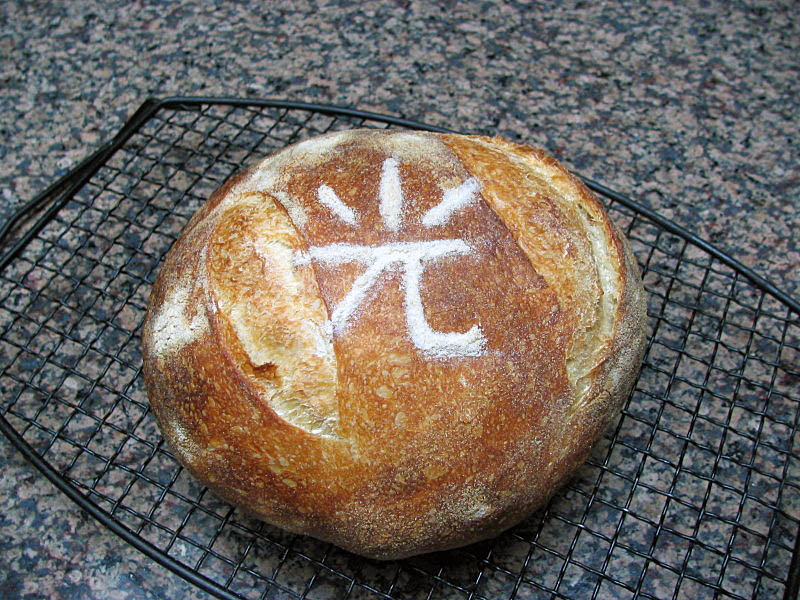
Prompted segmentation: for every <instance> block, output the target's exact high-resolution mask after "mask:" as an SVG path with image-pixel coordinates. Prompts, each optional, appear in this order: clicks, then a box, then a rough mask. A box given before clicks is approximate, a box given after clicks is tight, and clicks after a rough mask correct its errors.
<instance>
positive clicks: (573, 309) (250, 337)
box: [143, 130, 646, 558]
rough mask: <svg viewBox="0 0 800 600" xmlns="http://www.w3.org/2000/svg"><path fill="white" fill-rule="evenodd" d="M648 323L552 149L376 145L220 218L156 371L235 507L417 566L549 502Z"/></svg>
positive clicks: (361, 142)
mask: <svg viewBox="0 0 800 600" xmlns="http://www.w3.org/2000/svg"><path fill="white" fill-rule="evenodd" d="M645 318H646V317H645V308H644V292H643V289H642V285H641V279H640V276H639V272H638V268H637V266H636V263H635V260H634V259H633V257H632V255H631V253H630V250H629V248H628V246H627V243H626V241H625V240H624V238H623V236H622V235H621V234H620V233H619V232H618V231H617V230H616V229H615V227H614V226H613V224H612V223H611V221H610V220H609V218H608V215H607V214H606V212H605V210H604V209H603V207H602V205H601V204H600V202H599V201H598V200H597V199H596V198H595V197H594V195H593V194H592V193H591V192H590V191H589V190H588V189H587V188H586V187H585V186H584V185H583V184H582V183H581V182H580V181H579V180H577V179H576V178H575V177H573V176H572V175H570V174H569V173H568V172H567V171H566V170H564V169H563V167H561V166H560V165H559V164H558V163H557V162H556V161H555V160H554V159H552V158H550V157H548V156H547V155H545V154H544V153H543V152H542V151H540V150H537V149H534V148H529V147H525V146H520V145H516V144H512V143H510V142H507V141H504V140H501V139H498V138H494V139H490V138H484V137H476V136H458V135H441V134H433V133H420V132H407V131H372V130H356V131H347V132H341V133H333V134H328V135H325V136H321V137H318V138H314V139H311V140H307V141H305V142H302V143H299V144H296V145H293V146H290V147H288V148H286V149H284V150H282V151H280V152H278V153H277V154H275V155H273V156H271V157H269V158H267V159H265V160H264V161H262V162H261V163H259V164H257V165H255V166H253V167H251V168H249V169H247V170H246V171H244V172H242V173H240V174H239V175H237V176H235V177H233V178H232V179H231V180H229V181H228V182H227V183H226V184H225V185H224V186H222V188H220V189H219V190H218V191H217V192H216V193H215V194H214V195H213V196H212V197H211V198H210V199H209V201H208V202H207V203H206V204H205V205H204V206H203V207H202V208H201V209H200V210H199V211H198V212H197V214H196V215H195V216H194V217H193V218H192V220H191V221H190V223H189V224H188V225H187V227H186V228H185V230H184V232H183V233H182V235H181V236H180V238H179V240H178V241H177V242H176V243H175V245H174V247H173V248H172V250H171V251H170V253H169V255H168V256H167V258H166V260H165V262H164V265H163V266H162V269H161V272H160V274H159V276H158V279H157V281H156V284H155V285H154V287H153V290H152V295H151V299H150V307H149V311H148V317H147V320H146V322H145V326H144V331H143V350H144V362H145V364H144V373H145V379H146V382H147V387H148V392H149V396H150V401H151V404H152V407H153V410H154V412H155V414H156V417H157V419H158V422H159V425H160V427H161V430H162V432H163V434H164V436H165V438H166V440H167V441H168V442H169V444H170V445H171V447H172V448H173V449H174V450H175V452H176V454H177V456H178V458H179V459H180V460H181V461H182V462H183V463H184V464H185V465H186V466H187V468H188V469H189V470H190V471H191V472H192V473H193V474H194V475H195V476H196V477H198V478H199V479H200V480H201V481H202V482H203V483H205V484H207V485H208V486H209V487H211V488H212V490H213V491H215V492H216V493H217V494H218V495H219V496H221V497H223V498H225V499H226V500H229V501H231V502H233V503H235V504H237V505H240V506H242V507H244V508H246V509H248V510H249V511H251V512H253V513H255V514H256V515H257V516H259V517H261V518H263V519H265V520H267V521H269V522H271V523H274V524H276V525H279V526H281V527H284V528H287V529H289V530H292V531H298V532H302V533H307V534H310V535H313V536H316V537H319V538H322V539H326V540H330V541H333V542H335V543H337V544H338V545H341V546H343V547H345V548H348V549H350V550H353V551H355V552H357V553H360V554H365V555H368V556H373V557H378V558H393V557H400V556H407V555H410V554H416V553H420V552H426V551H432V550H439V549H444V548H448V547H453V546H457V545H462V544H465V543H469V542H471V541H475V540H477V539H481V538H484V537H487V536H491V535H494V534H496V533H498V532H499V531H502V530H503V529H504V528H506V527H508V526H510V525H512V524H514V523H515V522H517V521H519V520H520V519H521V518H523V517H524V516H526V515H527V514H529V513H530V512H531V511H532V510H534V509H535V508H536V507H538V506H539V505H541V504H542V503H543V502H544V501H545V500H546V499H547V498H548V497H549V496H550V495H551V494H552V493H553V492H554V491H555V489H557V487H558V486H559V485H560V484H561V483H562V482H563V481H564V480H565V479H566V478H567V477H568V476H569V475H570V474H571V473H572V472H573V471H574V469H575V468H576V467H577V466H578V465H579V464H580V463H581V462H582V461H583V460H584V459H585V457H586V455H587V453H588V451H589V449H590V448H591V446H592V444H593V443H594V442H595V441H596V440H597V438H598V437H599V436H600V435H601V433H602V431H603V429H604V428H605V427H606V426H607V424H608V422H609V420H610V419H611V418H612V417H613V415H614V413H615V411H616V410H617V408H618V407H619V405H620V404H621V403H622V402H623V401H624V399H625V397H626V396H627V394H628V393H629V392H630V389H631V386H632V385H633V382H634V380H635V377H636V373H637V370H638V366H639V363H640V361H641V357H642V352H643V348H644V330H645Z"/></svg>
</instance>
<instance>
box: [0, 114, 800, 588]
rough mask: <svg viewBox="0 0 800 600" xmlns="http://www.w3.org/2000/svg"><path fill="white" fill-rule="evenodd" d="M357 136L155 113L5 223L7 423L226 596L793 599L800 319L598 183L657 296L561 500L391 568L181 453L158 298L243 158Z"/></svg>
mask: <svg viewBox="0 0 800 600" xmlns="http://www.w3.org/2000/svg"><path fill="white" fill-rule="evenodd" d="M354 127H376V128H386V127H408V128H424V129H429V130H436V131H441V130H439V129H436V128H432V127H426V126H424V125H421V124H418V123H412V122H408V121H404V120H402V119H396V118H392V117H386V116H382V115H375V114H371V113H364V112H361V111H356V110H349V109H343V108H335V107H327V106H316V105H309V104H299V103H290V102H282V101H252V100H239V99H212V98H169V99H164V100H149V101H147V102H146V103H145V104H144V105H142V107H141V108H140V109H139V110H138V111H137V112H136V113H135V114H134V115H133V117H131V119H130V120H129V121H128V123H127V124H126V125H125V126H124V128H123V129H122V130H121V131H120V132H119V134H118V135H117V136H116V137H115V138H114V139H113V140H111V141H110V142H108V143H107V144H105V145H104V146H103V147H101V148H100V149H99V150H98V151H97V152H96V153H95V154H93V155H92V156H90V157H89V158H87V159H86V160H85V161H83V162H82V163H81V164H80V165H78V166H77V167H76V168H75V169H74V170H73V171H72V172H70V173H69V174H68V175H67V176H65V177H64V178H62V179H61V180H59V181H58V182H56V183H55V184H53V185H52V186H51V187H50V188H48V189H47V190H45V191H44V192H43V193H42V194H40V195H39V196H37V197H36V198H35V199H33V200H32V201H31V202H30V203H29V204H28V205H26V206H25V207H24V208H23V209H22V210H20V211H19V212H18V213H17V214H16V215H15V216H14V217H13V218H12V219H11V220H10V221H9V222H8V223H6V225H5V227H4V228H3V229H2V230H0V252H2V258H0V390H1V391H2V400H0V402H2V404H0V415H2V418H0V428H2V430H3V432H4V433H5V435H6V436H7V437H8V438H9V440H10V441H11V443H12V444H13V445H14V446H15V447H16V448H17V449H19V451H20V452H22V453H23V454H24V455H25V456H26V457H27V458H28V459H30V460H31V461H32V462H33V464H34V465H35V466H36V467H37V468H38V469H39V470H40V471H42V472H43V473H44V474H45V475H46V476H47V477H48V479H50V480H51V481H52V482H53V483H55V484H56V485H57V486H58V487H59V489H61V490H62V491H63V492H64V493H65V494H66V495H67V496H68V497H69V498H71V499H72V500H73V501H75V502H76V503H77V504H78V505H79V506H80V507H81V508H82V509H84V510H85V511H87V512H89V513H90V514H91V515H92V516H94V517H95V518H96V519H97V520H98V521H100V522H101V523H102V524H103V525H105V526H106V527H108V528H110V529H111V530H113V531H114V532H115V533H117V534H118V535H119V536H121V537H122V538H123V539H124V540H126V541H127V542H128V543H130V544H132V545H134V546H135V547H136V548H138V549H139V550H141V551H142V552H144V553H145V554H146V555H147V556H148V557H150V558H152V559H154V560H155V561H157V562H159V563H161V564H162V565H164V566H166V567H168V568H169V569H171V570H173V571H175V572H176V573H178V574H179V575H181V576H182V577H184V578H186V579H188V580H190V581H191V582H193V583H194V584H196V585H197V586H199V587H200V588H202V589H204V590H206V591H207V592H209V593H211V594H213V595H216V596H218V597H220V598H248V599H250V598H259V599H265V598H284V597H287V598H348V599H361V598H387V599H389V598H392V599H394V598H397V599H399V598H425V599H430V598H464V599H472V598H476V599H477V598H481V599H486V600H490V599H495V598H520V599H527V598H536V599H538V598H581V599H583V598H592V599H595V598H615V599H616V598H659V599H660V598H693V599H694V598H736V599H744V598H780V597H784V598H795V597H796V595H797V590H798V584H800V573H799V572H800V563H798V555H800V552H798V548H800V544H798V539H799V538H798V525H800V494H798V489H799V488H800V451H799V450H798V446H800V430H799V429H798V408H799V405H800V394H799V393H798V391H799V390H800V367H798V365H799V364H800V361H799V360H798V358H800V321H799V320H798V316H799V315H800V305H798V303H797V302H796V301H795V300H794V299H792V298H790V297H788V296H787V295H786V294H784V293H783V292H782V291H781V290H778V289H776V288H775V287H774V286H772V285H770V284H769V283H768V282H766V281H764V280H763V279H761V278H759V277H758V276H756V275H755V274H754V273H752V272H751V271H749V270H747V269H746V268H744V267H743V266H742V265H740V264H739V263H737V262H736V261H735V260H733V259H731V258H730V257H728V256H726V255H724V254H723V253H721V252H719V251H718V250H716V249H715V248H714V247H712V246H710V245H708V244H707V243H705V242H703V241H702V240H699V239H698V238H696V237H695V236H693V235H692V234H690V233H688V232H686V231H685V230H683V229H681V228H680V227H678V226H676V225H675V224H673V223H671V222H670V221H668V220H666V219H664V218H662V217H660V216H659V215H657V214H655V213H653V212H652V211H650V210H648V209H646V208H645V207H643V206H641V205H639V204H637V203H635V202H633V201H632V200H630V199H628V198H626V197H624V196H621V195H619V194H617V193H615V192H612V191H611V190H608V189H607V188H604V187H603V186H600V185H599V184H596V183H593V182H589V184H590V186H591V187H593V189H595V191H596V192H598V194H599V195H600V196H601V197H602V198H603V199H604V201H605V202H606V204H607V206H608V208H609V211H610V213H611V216H612V218H613V219H614V220H615V221H616V222H617V223H618V224H619V225H620V226H621V227H622V229H624V231H625V232H626V233H627V235H628V238H629V239H630V241H631V243H632V246H633V248H634V251H635V253H636V256H637V258H638V259H639V261H640V263H641V265H642V268H643V274H644V282H645V287H646V288H647V290H648V292H649V305H648V314H649V317H650V323H649V326H650V332H649V342H648V346H647V354H646V358H645V362H644V366H643V369H642V373H641V375H640V377H639V380H638V383H637V385H636V387H635V390H634V391H633V393H632V396H631V398H630V399H629V401H628V402H627V404H626V406H625V408H624V410H623V411H622V414H621V415H620V417H619V418H618V419H617V420H616V421H615V422H614V424H613V426H612V427H611V428H610V429H609V430H608V432H607V434H606V436H605V437H604V438H603V440H602V441H601V442H600V443H599V444H598V445H597V447H596V448H595V449H594V451H593V453H592V455H591V458H590V459H589V461H588V463H587V464H586V465H585V466H583V467H582V468H581V469H580V470H579V471H578V472H577V474H576V475H575V477H574V478H573V479H572V480H571V481H570V483H569V484H568V485H567V486H566V487H565V488H564V489H562V490H561V491H560V492H559V493H558V494H557V495H556V496H555V497H554V498H553V500H552V501H551V502H550V503H549V504H548V506H547V507H546V508H544V509H542V510H541V511H539V512H538V513H537V514H535V515H534V516H532V517H530V518H529V519H527V520H526V521H525V522H523V523H522V524H520V525H518V526H517V527H515V528H513V529H512V530H510V531H508V532H507V533H505V534H503V535H501V536H500V537H499V538H497V539H494V540H490V541H486V542H482V543H479V544H475V545H472V546H469V547H467V548H463V549H460V550H454V551H450V552H444V553H439V554H435V555H428V556H423V557H417V558H412V559H407V560H400V561H391V562H379V561H372V560H366V559H363V558H359V557H357V556H354V555H351V554H349V553H347V552H345V551H343V550H340V549H338V548H336V547H334V546H332V545H330V544H325V543H322V542H319V541H316V540H313V539H311V538H307V537H304V536H298V535H292V534H288V533H285V532H283V531H281V530H278V529H276V528H273V527H271V526H268V525H266V524H263V523H261V522H258V521H255V520H253V519H251V518H249V517H248V516H247V515H245V514H242V513H240V511H239V510H236V509H234V508H233V507H231V506H229V505H227V504H225V503H223V502H221V501H220V500H218V499H216V498H215V497H214V496H213V495H212V494H211V493H209V492H208V491H207V490H206V489H205V488H203V487H202V486H200V485H199V484H198V483H197V482H196V481H194V480H193V479H192V478H191V477H190V476H189V475H188V473H187V472H186V471H185V470H184V469H183V468H182V467H181V466H180V464H179V463H178V462H177V460H176V459H175V457H174V455H173V454H172V453H171V452H170V451H169V449H168V448H167V447H166V446H165V445H164V443H163V440H162V438H161V435H160V434H159V432H158V430H157V428H156V426H155V422H154V419H153V416H152V413H151V412H150V410H149V406H148V403H147V398H146V394H145V389H144V385H143V382H142V377H141V355H140V350H139V335H140V330H141V325H142V320H143V319H144V315H145V310H146V303H147V298H148V294H149V290H150V286H151V284H152V283H153V281H154V279H155V276H156V273H157V272H158V268H159V265H160V263H161V260H162V259H163V257H164V255H165V253H166V252H167V250H168V249H169V248H170V246H171V245H172V243H173V242H174V241H175V240H176V238H177V236H178V234H179V233H180V231H181V229H182V227H183V226H184V225H185V224H186V223H187V221H188V219H189V218H190V217H191V215H192V213H193V212H194V211H195V210H196V209H197V208H198V207H199V206H200V205H201V204H202V203H203V201H204V200H205V199H206V198H207V197H208V196H209V195H210V194H211V192H212V191H213V190H214V189H216V188H217V187H218V186H219V185H221V184H222V182H223V181H224V180H225V179H226V178H228V177H229V176H230V175H231V174H233V173H234V172H235V171H237V170H239V169H240V168H241V167H242V165H244V164H246V163H251V162H253V161H255V160H257V159H259V158H261V157H264V156H266V155H268V154H270V153H272V152H274V151H275V150H277V149H279V148H281V147H283V146H285V145H287V144H289V143H292V142H295V141H298V140H300V139H303V138H306V137H309V136H312V135H317V134H321V133H324V132H327V131H333V130H339V129H349V128H354Z"/></svg>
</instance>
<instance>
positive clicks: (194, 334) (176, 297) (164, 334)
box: [150, 286, 208, 357]
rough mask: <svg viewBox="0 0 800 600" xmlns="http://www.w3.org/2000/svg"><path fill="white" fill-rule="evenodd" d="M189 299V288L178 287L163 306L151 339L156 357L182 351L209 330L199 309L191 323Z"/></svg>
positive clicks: (154, 324)
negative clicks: (188, 312)
mask: <svg viewBox="0 0 800 600" xmlns="http://www.w3.org/2000/svg"><path fill="white" fill-rule="evenodd" d="M188 299H189V290H188V288H186V287H184V286H176V287H175V288H173V290H172V291H171V292H170V293H169V294H168V295H167V297H166V298H165V299H164V302H163V303H162V304H161V308H160V310H159V312H158V314H157V315H156V317H155V320H154V321H153V334H152V336H151V338H150V339H151V340H152V344H153V351H154V353H155V355H156V356H159V357H162V356H165V355H167V354H172V353H174V352H176V351H178V350H180V349H181V348H183V347H184V346H186V345H187V344H189V343H191V342H193V341H194V340H195V339H197V338H198V337H200V335H201V334H202V333H203V332H205V331H206V330H207V329H208V321H207V320H206V316H205V313H204V312H203V310H202V309H201V308H199V307H198V310H197V311H196V313H195V315H194V317H192V319H191V321H190V320H189V319H187V318H186V312H185V311H186V308H187V303H188Z"/></svg>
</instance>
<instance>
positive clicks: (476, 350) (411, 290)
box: [295, 158, 486, 358]
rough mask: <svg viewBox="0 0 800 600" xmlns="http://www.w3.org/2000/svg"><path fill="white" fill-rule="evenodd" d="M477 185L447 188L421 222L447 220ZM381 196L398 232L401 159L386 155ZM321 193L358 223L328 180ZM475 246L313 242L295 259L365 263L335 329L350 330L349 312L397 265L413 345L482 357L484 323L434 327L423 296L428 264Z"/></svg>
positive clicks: (334, 318)
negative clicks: (453, 329) (461, 328)
mask: <svg viewBox="0 0 800 600" xmlns="http://www.w3.org/2000/svg"><path fill="white" fill-rule="evenodd" d="M478 190H479V184H478V182H477V180H475V179H474V178H470V179H468V180H467V181H465V182H464V183H463V184H461V185H460V186H459V187H457V188H453V189H450V190H446V191H445V192H444V196H443V199H442V202H441V203H439V204H438V205H436V206H434V207H433V208H431V209H430V210H429V211H428V212H426V213H425V215H424V216H423V217H422V224H423V225H424V226H425V227H428V228H430V227H434V226H437V225H443V224H445V223H446V222H447V221H449V220H450V218H451V217H452V215H453V214H454V213H455V212H456V211H458V210H459V209H461V208H463V207H464V206H466V205H468V204H470V203H472V202H474V201H475V200H477V198H478V195H477V194H478ZM379 195H380V198H379V200H380V204H379V209H380V214H381V217H382V219H383V221H384V225H385V226H386V227H387V228H388V229H390V230H393V231H396V230H397V229H399V228H400V226H401V225H402V220H403V202H404V199H403V191H402V187H401V182H400V174H399V170H398V164H397V161H396V160H395V159H393V158H387V159H386V160H385V161H384V163H383V169H382V171H381V181H380V188H379ZM317 198H318V199H319V201H320V202H321V203H322V204H324V205H325V206H327V207H328V208H329V209H331V212H332V213H333V214H335V215H336V216H338V217H339V218H340V219H341V220H342V221H344V222H345V223H347V224H349V225H354V224H355V223H356V222H357V220H358V215H357V214H356V212H355V211H354V210H353V209H352V208H350V207H349V206H347V205H345V204H344V203H343V202H342V201H341V200H340V199H339V198H338V196H336V193H335V192H334V191H333V190H332V189H331V188H330V187H328V186H327V185H322V186H320V188H319V190H318V191H317ZM472 250H473V249H472V248H471V247H470V246H469V244H467V243H466V242H465V241H464V240H460V239H444V240H430V241H419V242H395V243H390V244H384V245H382V246H361V245H355V244H331V245H329V246H312V247H311V248H309V250H308V253H304V254H301V255H298V256H297V257H296V259H295V262H296V263H297V264H308V263H309V262H311V261H312V260H315V261H318V262H320V263H323V264H326V265H340V264H344V263H350V262H359V263H361V264H363V265H365V266H366V267H367V268H366V270H365V271H364V272H363V273H362V274H361V275H360V276H359V277H357V278H356V280H355V281H354V282H353V287H352V288H351V289H350V291H349V292H348V293H347V295H346V296H345V297H344V299H343V300H342V301H341V302H339V304H337V305H336V307H335V308H334V309H333V312H332V313H331V325H332V327H333V332H334V333H335V334H340V333H342V332H344V331H345V330H346V329H347V327H348V324H349V323H350V320H351V317H352V316H353V315H354V313H355V312H356V309H358V307H359V306H360V305H361V303H362V302H363V301H364V300H365V298H366V297H367V293H368V292H369V290H370V289H371V288H372V287H373V286H375V285H376V283H377V282H378V278H379V277H380V275H381V274H382V273H383V272H385V271H387V270H398V271H402V274H403V279H402V285H403V288H404V292H405V298H404V300H405V312H406V326H407V327H408V332H409V334H410V337H411V341H412V342H413V343H414V345H415V346H416V347H417V348H419V350H421V351H422V352H423V353H424V354H425V355H426V356H429V357H431V358H449V357H459V356H480V355H481V354H483V352H484V349H485V347H486V338H485V337H484V335H483V332H482V331H481V328H480V327H479V326H478V325H473V326H472V327H471V328H470V329H469V331H466V332H464V333H445V332H440V331H435V330H434V329H433V328H432V327H431V326H430V324H429V323H428V321H427V319H426V318H425V312H424V309H423V306H422V297H421V295H420V280H421V278H422V274H423V272H424V270H425V267H426V266H427V265H428V264H430V263H432V262H434V261H437V260H441V259H443V258H445V257H451V256H459V255H467V254H470V253H471V252H472Z"/></svg>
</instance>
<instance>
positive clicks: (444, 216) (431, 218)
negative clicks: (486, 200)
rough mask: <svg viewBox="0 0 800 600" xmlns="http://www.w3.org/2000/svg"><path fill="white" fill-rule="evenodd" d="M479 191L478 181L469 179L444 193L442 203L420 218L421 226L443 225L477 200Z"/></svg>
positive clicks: (472, 178)
mask: <svg viewBox="0 0 800 600" xmlns="http://www.w3.org/2000/svg"><path fill="white" fill-rule="evenodd" d="M479 189H480V185H479V184H478V180H477V179H475V178H474V177H471V178H469V179H467V180H466V181H465V182H464V183H462V184H461V185H460V186H458V187H457V188H452V189H449V190H447V191H445V193H444V197H443V199H442V201H441V202H440V203H439V204H437V205H436V206H434V207H433V208H432V209H430V210H429V211H428V212H426V213H425V214H424V215H423V216H422V224H423V225H424V226H425V227H434V226H436V225H444V224H445V223H447V222H448V221H449V220H450V217H452V216H453V213H455V212H456V211H457V210H460V209H461V208H463V207H464V206H466V205H467V204H470V203H472V202H474V201H475V200H477V198H478V190H479Z"/></svg>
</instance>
